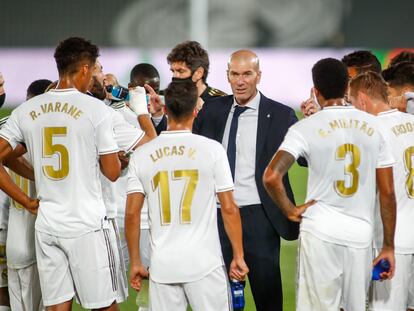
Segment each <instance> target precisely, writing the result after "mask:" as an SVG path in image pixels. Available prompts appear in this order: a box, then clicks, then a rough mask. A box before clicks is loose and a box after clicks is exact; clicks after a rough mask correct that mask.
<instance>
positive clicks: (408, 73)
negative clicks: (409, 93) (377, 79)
mask: <svg viewBox="0 0 414 311" xmlns="http://www.w3.org/2000/svg"><path fill="white" fill-rule="evenodd" d="M382 77H383V78H384V80H385V81H387V82H388V84H389V85H390V86H391V87H402V86H405V85H410V86H414V63H412V62H400V63H397V64H396V65H394V66H391V67H388V68H387V69H385V70H384V71H383V72H382Z"/></svg>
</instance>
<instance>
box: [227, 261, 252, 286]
mask: <svg viewBox="0 0 414 311" xmlns="http://www.w3.org/2000/svg"><path fill="white" fill-rule="evenodd" d="M247 273H249V268H248V267H247V265H246V263H245V261H244V259H243V258H233V260H232V262H231V264H230V271H229V276H230V279H232V280H238V281H243V280H244V279H245V278H246V275H247Z"/></svg>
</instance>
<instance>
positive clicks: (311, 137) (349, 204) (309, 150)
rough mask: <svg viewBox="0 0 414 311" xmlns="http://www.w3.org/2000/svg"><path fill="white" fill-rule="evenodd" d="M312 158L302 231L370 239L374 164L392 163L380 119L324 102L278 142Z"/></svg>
mask: <svg viewBox="0 0 414 311" xmlns="http://www.w3.org/2000/svg"><path fill="white" fill-rule="evenodd" d="M280 150H285V151H287V152H289V153H290V154H292V155H293V156H294V157H295V158H298V157H299V156H303V157H305V158H306V160H307V161H308V165H309V170H308V174H309V177H308V189H307V195H306V201H309V200H316V203H315V204H314V205H312V206H310V207H309V208H308V209H307V211H306V212H305V213H304V214H303V219H302V223H301V231H307V232H310V233H312V234H313V235H315V236H317V237H318V238H319V239H321V240H324V241H327V242H331V243H336V244H340V245H346V246H351V247H357V248H364V247H368V246H370V244H371V243H372V232H373V215H374V207H375V190H376V168H385V167H389V166H392V165H393V164H394V158H393V156H392V153H391V151H390V148H389V146H388V144H387V143H386V141H385V140H384V138H383V136H382V134H381V132H380V131H379V127H378V125H377V119H376V117H374V116H371V115H369V114H368V113H365V112H363V111H359V110H357V109H355V108H354V107H352V106H331V107H325V108H324V109H323V110H322V111H320V112H318V113H316V114H314V115H312V116H311V117H309V118H306V119H304V120H301V121H300V122H298V123H296V124H294V125H293V126H292V127H291V128H290V129H289V131H288V133H287V134H286V137H285V140H284V142H283V143H282V145H281V146H280Z"/></svg>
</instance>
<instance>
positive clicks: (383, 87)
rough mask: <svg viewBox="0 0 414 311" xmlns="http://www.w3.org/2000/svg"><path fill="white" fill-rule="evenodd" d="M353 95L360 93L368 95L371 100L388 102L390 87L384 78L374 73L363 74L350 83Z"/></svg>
mask: <svg viewBox="0 0 414 311" xmlns="http://www.w3.org/2000/svg"><path fill="white" fill-rule="evenodd" d="M349 87H350V90H351V94H357V93H358V91H362V92H364V93H366V94H367V95H368V96H369V97H371V98H376V99H379V100H382V101H384V102H388V86H387V82H385V80H384V79H383V78H382V76H381V75H380V74H378V73H376V72H373V71H367V72H364V73H361V74H360V75H358V76H356V77H355V78H354V79H352V80H351V82H350V83H349Z"/></svg>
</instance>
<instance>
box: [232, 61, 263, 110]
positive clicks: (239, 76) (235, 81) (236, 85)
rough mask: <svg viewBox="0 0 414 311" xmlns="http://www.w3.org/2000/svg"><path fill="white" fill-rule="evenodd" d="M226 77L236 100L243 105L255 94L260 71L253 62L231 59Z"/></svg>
mask: <svg viewBox="0 0 414 311" xmlns="http://www.w3.org/2000/svg"><path fill="white" fill-rule="evenodd" d="M227 78H228V81H229V83H230V86H231V90H232V91H233V95H234V97H235V98H236V100H237V102H238V103H239V104H241V105H244V104H247V103H248V102H249V101H250V100H251V99H253V98H254V97H255V96H256V93H257V84H259V82H260V78H261V72H260V70H259V69H258V67H257V64H256V63H254V62H251V61H244V60H233V61H231V62H230V63H229V68H228V70H227Z"/></svg>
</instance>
